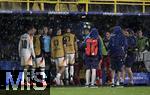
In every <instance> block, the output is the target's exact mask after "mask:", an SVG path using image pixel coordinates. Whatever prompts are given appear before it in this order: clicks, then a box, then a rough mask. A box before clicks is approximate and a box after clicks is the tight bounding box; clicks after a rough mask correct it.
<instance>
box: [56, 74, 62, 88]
mask: <svg viewBox="0 0 150 95" xmlns="http://www.w3.org/2000/svg"><path fill="white" fill-rule="evenodd" d="M60 77H61V74H60V73H57V76H56V78H55V79H56V83H57V85H60V83H61V81H60Z"/></svg>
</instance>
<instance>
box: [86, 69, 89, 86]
mask: <svg viewBox="0 0 150 95" xmlns="http://www.w3.org/2000/svg"><path fill="white" fill-rule="evenodd" d="M85 78H86V85H89V82H90V70H89V69H87V70H86V76H85Z"/></svg>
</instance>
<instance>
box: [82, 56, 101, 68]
mask: <svg viewBox="0 0 150 95" xmlns="http://www.w3.org/2000/svg"><path fill="white" fill-rule="evenodd" d="M98 64H99V59H98V58H97V57H85V67H86V69H97V68H98Z"/></svg>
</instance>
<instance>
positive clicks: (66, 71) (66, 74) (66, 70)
mask: <svg viewBox="0 0 150 95" xmlns="http://www.w3.org/2000/svg"><path fill="white" fill-rule="evenodd" d="M68 69H69V68H68V66H67V67H66V68H65V76H66V79H69V73H68Z"/></svg>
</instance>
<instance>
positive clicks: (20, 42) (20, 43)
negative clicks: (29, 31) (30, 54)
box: [18, 37, 22, 57]
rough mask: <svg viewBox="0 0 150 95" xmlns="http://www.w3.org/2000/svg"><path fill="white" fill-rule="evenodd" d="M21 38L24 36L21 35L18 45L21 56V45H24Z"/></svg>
mask: <svg viewBox="0 0 150 95" xmlns="http://www.w3.org/2000/svg"><path fill="white" fill-rule="evenodd" d="M21 38H22V37H20V40H19V46H18V53H19V57H21V54H20V53H21V48H22V47H21V45H22V41H21Z"/></svg>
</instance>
